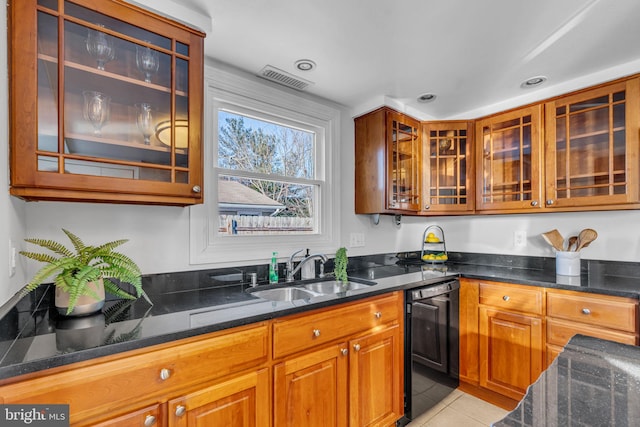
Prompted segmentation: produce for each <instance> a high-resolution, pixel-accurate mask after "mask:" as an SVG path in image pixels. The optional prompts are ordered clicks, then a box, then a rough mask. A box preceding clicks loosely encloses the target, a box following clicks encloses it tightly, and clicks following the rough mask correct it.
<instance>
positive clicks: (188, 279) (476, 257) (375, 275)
mask: <svg viewBox="0 0 640 427" xmlns="http://www.w3.org/2000/svg"><path fill="white" fill-rule="evenodd" d="M419 255H420V253H419V252H417V253H415V252H412V253H402V254H379V255H371V256H363V257H350V258H349V267H348V272H349V275H350V276H351V277H355V278H362V279H367V280H371V281H375V282H376V283H377V284H376V285H375V286H371V287H370V288H367V289H364V290H359V291H349V292H347V293H344V294H340V295H328V296H322V297H316V298H311V299H310V300H298V301H293V302H271V301H265V300H262V299H259V298H256V297H253V296H252V295H250V294H249V293H247V292H246V290H247V289H248V288H250V285H249V283H250V273H254V272H255V273H257V275H258V281H259V283H261V284H264V283H266V282H267V274H268V265H266V264H265V265H256V266H246V267H233V268H223V269H215V270H202V271H191V272H179V273H167V274H154V275H146V276H144V277H143V288H144V289H145V291H146V292H147V294H148V295H149V298H150V299H151V301H152V302H153V305H150V304H149V303H148V302H147V301H145V300H144V299H143V298H141V299H139V300H137V301H134V302H128V301H118V300H108V301H107V304H106V305H105V308H104V309H103V313H102V314H99V315H98V317H100V316H103V317H104V319H102V318H95V319H91V320H92V321H91V322H90V321H88V320H89V319H85V321H82V320H78V321H76V322H75V324H74V322H73V321H71V322H69V321H66V320H65V319H64V318H62V317H60V316H59V315H58V314H57V313H56V311H55V309H53V305H52V304H53V302H52V298H51V295H52V292H51V289H50V287H49V286H42V287H41V288H39V289H38V290H36V291H34V292H32V293H30V294H28V295H27V296H25V297H24V298H22V299H20V300H18V301H17V303H16V302H14V303H13V305H12V306H10V307H8V306H6V305H5V306H4V307H1V308H0V312H2V313H6V314H4V316H3V317H2V319H0V379H2V378H8V377H12V376H16V375H21V374H25V373H29V372H34V371H38V370H42V369H47V368H51V367H55V366H60V365H65V364H69V363H74V362H78V361H82V360H88V359H92V358H96V357H100V356H106V355H110V354H115V353H119V352H124V351H128V350H133V349H137V348H142V347H146V346H150V345H155V344H161V343H166V342H170V341H174V340H178V339H182V338H187V337H191V336H196V335H200V334H205V333H209V332H214V331H217V330H222V329H227V328H231V327H235V326H241V325H246V324H249V323H253V322H257V321H261V320H266V319H272V318H275V317H280V316H284V315H288V314H292V313H299V312H302V311H306V310H311V309H315V308H320V307H326V306H330V305H334V304H337V303H342V302H347V301H353V300H356V299H360V298H364V297H367V296H372V295H376V294H381V293H385V292H389V291H392V290H398V289H407V288H410V287H413V286H417V285H418V284H421V282H422V281H424V280H427V281H437V280H441V279H442V278H443V277H448V276H457V275H459V274H460V275H462V276H465V277H469V278H476V279H481V280H494V281H505V282H512V283H521V284H525V285H531V286H545V287H554V288H563V289H572V290H580V291H584V292H595V293H601V294H609V295H619V296H628V297H633V298H637V297H638V296H639V295H640V284H639V281H638V277H640V267H639V265H638V264H635V263H613V262H598V261H585V260H583V261H582V271H583V272H582V275H581V276H577V277H573V278H570V280H571V281H572V283H575V282H578V283H577V284H571V285H567V284H563V283H561V282H562V280H564V279H563V278H558V277H556V275H555V260H554V259H553V258H532V257H513V256H506V255H484V254H460V253H449V259H450V262H447V263H445V264H443V263H439V264H430V263H423V262H421V261H420V260H419ZM280 269H281V270H282V273H284V266H283V265H280ZM325 271H326V272H327V273H330V272H332V271H333V260H329V262H328V263H327V265H326V266H325ZM283 276H284V274H282V275H281V277H283ZM559 282H560V283H559ZM101 321H104V328H102V329H101V328H98V327H97V326H96V324H99V323H100V322H101ZM61 322H62V324H61ZM96 335H98V336H96Z"/></svg>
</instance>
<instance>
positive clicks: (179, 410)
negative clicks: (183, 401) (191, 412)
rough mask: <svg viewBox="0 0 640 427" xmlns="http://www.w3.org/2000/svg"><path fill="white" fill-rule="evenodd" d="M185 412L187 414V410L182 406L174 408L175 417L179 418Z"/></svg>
mask: <svg viewBox="0 0 640 427" xmlns="http://www.w3.org/2000/svg"><path fill="white" fill-rule="evenodd" d="M185 412H187V408H185V407H184V405H178V406H176V416H178V417H181V416H183V415H184V413H185Z"/></svg>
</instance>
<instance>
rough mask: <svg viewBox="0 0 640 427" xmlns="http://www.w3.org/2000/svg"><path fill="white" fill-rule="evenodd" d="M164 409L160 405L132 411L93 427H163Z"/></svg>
mask: <svg viewBox="0 0 640 427" xmlns="http://www.w3.org/2000/svg"><path fill="white" fill-rule="evenodd" d="M162 409H163V407H162V405H160V404H155V405H151V406H148V407H146V408H142V409H138V410H134V411H131V412H130V413H128V414H124V415H120V416H118V417H115V418H112V419H110V420H106V421H103V422H99V423H97V424H93V427H141V426H144V427H152V426H154V427H155V426H162V425H164V423H163V419H164V418H163V416H162V414H163V411H162Z"/></svg>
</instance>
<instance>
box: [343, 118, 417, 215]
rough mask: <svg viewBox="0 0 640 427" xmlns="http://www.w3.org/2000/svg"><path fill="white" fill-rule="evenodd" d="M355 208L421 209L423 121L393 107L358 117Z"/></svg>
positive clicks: (360, 210) (372, 210) (377, 210)
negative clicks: (421, 135) (421, 128)
mask: <svg viewBox="0 0 640 427" xmlns="http://www.w3.org/2000/svg"><path fill="white" fill-rule="evenodd" d="M355 134H356V136H355V159H356V165H355V211H356V213H357V214H375V213H396V214H401V213H403V212H413V213H416V212H418V211H419V210H420V209H421V191H420V186H421V167H420V156H421V149H422V147H421V143H420V122H418V121H417V120H415V119H413V118H411V117H408V116H406V115H404V114H400V113H398V112H396V111H393V110H391V109H390V108H380V109H378V110H376V111H373V112H371V113H368V114H365V115H364V116H360V117H357V118H356V119H355Z"/></svg>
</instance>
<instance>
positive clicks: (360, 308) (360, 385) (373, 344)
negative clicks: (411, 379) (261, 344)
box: [273, 292, 404, 427]
mask: <svg viewBox="0 0 640 427" xmlns="http://www.w3.org/2000/svg"><path fill="white" fill-rule="evenodd" d="M402 304H403V296H402V293H401V292H396V293H394V294H390V295H387V296H381V297H377V298H370V299H367V300H364V301H362V302H357V303H352V304H349V305H343V306H341V307H339V308H335V309H328V310H320V311H315V312H311V313H309V314H305V315H297V316H292V317H291V318H284V319H279V320H276V321H275V323H274V354H287V356H286V358H283V360H282V361H280V362H277V363H276V364H275V365H274V374H273V375H274V398H273V400H274V425H275V426H278V427H280V426H305V427H306V426H312V427H313V426H318V427H324V426H354V427H355V426H394V425H395V423H396V421H397V420H398V419H399V418H401V417H402V416H403V414H404V402H403V388H404V377H403V375H404V368H403V364H404V360H403V355H404V350H403V337H404V334H403V324H402V319H403V317H402V313H403V310H402V308H403V306H402ZM337 314H339V315H337ZM347 322H348V323H347ZM283 337H287V339H286V340H285V339H283ZM326 337H331V341H330V342H326V340H327V339H328V338H326ZM292 340H293V344H292V343H291V341H292ZM313 340H317V341H318V342H321V343H322V344H321V345H312V342H313ZM305 343H306V344H305ZM280 345H281V346H282V348H279V346H280ZM292 346H295V347H296V348H297V349H298V353H296V354H294V355H288V353H289V351H290V350H291V348H292Z"/></svg>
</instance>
